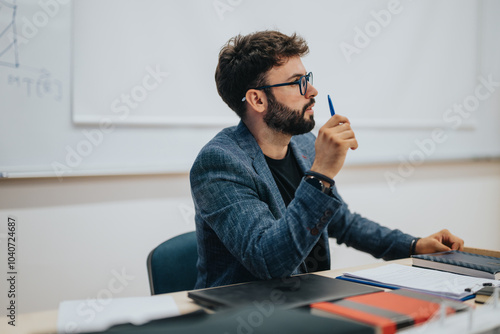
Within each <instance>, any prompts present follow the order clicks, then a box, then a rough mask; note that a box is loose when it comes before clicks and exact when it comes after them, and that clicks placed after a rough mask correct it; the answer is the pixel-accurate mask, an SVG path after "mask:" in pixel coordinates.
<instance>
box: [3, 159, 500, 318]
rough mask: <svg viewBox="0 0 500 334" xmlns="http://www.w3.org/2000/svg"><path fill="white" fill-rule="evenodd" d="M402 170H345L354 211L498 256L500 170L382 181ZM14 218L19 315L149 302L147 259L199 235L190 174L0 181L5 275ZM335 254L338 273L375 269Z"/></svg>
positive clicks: (451, 170) (457, 170)
mask: <svg viewBox="0 0 500 334" xmlns="http://www.w3.org/2000/svg"><path fill="white" fill-rule="evenodd" d="M397 168H398V166H397V165H383V166H366V167H362V166H356V167H354V166H350V167H349V166H348V167H345V168H344V170H343V171H342V173H341V174H340V175H339V176H338V177H337V185H338V187H339V190H340V192H341V195H342V196H343V197H344V199H345V200H346V201H347V202H348V203H349V204H350V207H351V210H353V211H356V212H359V213H361V214H363V215H365V216H367V217H369V218H372V219H374V220H376V221H379V222H381V223H383V224H384V225H387V226H390V227H393V228H400V229H402V230H404V231H405V232H409V233H413V234H415V235H418V236H426V235H428V234H431V233H434V232H436V231H437V230H439V229H441V228H445V227H446V228H448V229H450V230H451V231H452V232H454V233H456V234H458V235H460V236H462V237H463V238H464V239H465V240H466V244H467V245H469V246H474V247H480V248H494V249H500V205H499V204H500V162H499V161H494V162H447V163H428V164H425V165H423V166H419V167H417V168H416V169H415V171H414V173H413V175H411V176H410V177H408V178H406V179H405V181H404V182H402V183H400V184H398V185H397V186H396V188H395V189H391V188H390V187H389V186H388V184H387V182H386V180H385V177H384V174H385V173H386V172H387V171H395V170H397ZM393 190H394V191H393ZM11 215H13V216H15V217H16V218H17V221H18V229H17V236H18V245H17V256H18V258H17V261H18V273H19V274H18V279H19V281H18V292H19V295H18V306H19V311H20V312H31V311H38V310H45V309H54V308H57V307H58V304H59V302H60V301H62V300H68V299H87V298H98V297H101V298H108V297H109V296H115V297H127V296H146V295H148V294H149V286H148V281H147V272H146V257H147V254H148V253H149V251H150V250H151V249H152V248H153V247H155V246H156V245H157V244H159V243H160V242H162V241H163V240H165V239H168V238H170V237H172V236H174V235H177V234H180V233H182V232H185V231H189V230H194V224H193V221H192V219H193V209H192V201H191V196H190V191H189V180H188V178H187V175H184V174H182V175H155V176H128V177H125V176H116V177H82V178H66V179H64V180H63V181H62V182H60V181H58V179H56V178H53V179H52V178H48V179H3V180H0V222H1V223H0V237H1V238H0V241H1V244H0V247H1V248H2V252H1V254H2V256H1V259H0V267H1V268H6V264H5V262H6V257H5V255H4V254H5V252H4V249H5V248H6V244H5V237H6V235H5V233H6V226H7V217H8V216H11ZM331 245H332V246H333V247H332V253H333V257H332V265H333V267H336V268H340V267H347V266H350V265H357V264H362V263H367V262H373V261H376V259H374V258H373V257H371V256H370V255H367V254H364V253H360V252H357V251H355V250H352V249H347V248H345V247H340V246H337V245H336V244H335V242H334V240H331ZM1 284H2V286H1V291H5V283H4V282H3V280H2V281H1ZM1 293H2V295H4V292H1Z"/></svg>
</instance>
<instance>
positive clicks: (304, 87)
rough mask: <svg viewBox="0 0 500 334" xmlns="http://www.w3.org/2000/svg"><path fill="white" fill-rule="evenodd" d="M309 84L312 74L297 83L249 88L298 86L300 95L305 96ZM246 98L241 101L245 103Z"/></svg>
mask: <svg viewBox="0 0 500 334" xmlns="http://www.w3.org/2000/svg"><path fill="white" fill-rule="evenodd" d="M309 82H310V83H311V85H312V84H313V74H312V72H309V73H307V74H306V75H303V76H301V77H300V78H299V80H297V81H293V82H287V83H280V84H276V85H269V86H261V87H256V88H251V89H266V88H272V87H281V86H290V85H299V88H300V95H306V93H307V84H308V83H309ZM245 100H246V98H245V97H243V99H241V101H245Z"/></svg>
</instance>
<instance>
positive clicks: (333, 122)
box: [325, 115, 350, 127]
mask: <svg viewBox="0 0 500 334" xmlns="http://www.w3.org/2000/svg"><path fill="white" fill-rule="evenodd" d="M341 123H342V124H346V123H347V124H350V122H349V119H348V118H347V117H345V116H342V115H333V116H332V117H330V119H329V120H328V122H326V123H325V125H326V126H327V127H334V126H337V125H339V124H341Z"/></svg>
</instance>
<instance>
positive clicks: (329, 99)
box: [328, 95, 335, 116]
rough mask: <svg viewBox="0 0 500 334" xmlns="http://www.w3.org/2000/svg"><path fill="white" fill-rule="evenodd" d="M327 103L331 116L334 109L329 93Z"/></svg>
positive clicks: (333, 113)
mask: <svg viewBox="0 0 500 334" xmlns="http://www.w3.org/2000/svg"><path fill="white" fill-rule="evenodd" d="M328 105H329V106H330V114H332V116H333V115H335V109H333V103H332V99H331V98H330V95H328Z"/></svg>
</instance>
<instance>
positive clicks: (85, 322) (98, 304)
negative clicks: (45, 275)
mask: <svg viewBox="0 0 500 334" xmlns="http://www.w3.org/2000/svg"><path fill="white" fill-rule="evenodd" d="M176 315H179V308H178V307H177V305H176V304H175V301H174V299H173V298H172V296H169V295H157V296H151V297H130V298H112V299H103V300H98V299H87V300H70V301H64V302H61V303H60V304H59V313H58V319H57V332H58V333H82V332H97V331H104V330H106V329H108V328H109V327H111V326H114V325H118V324H125V323H132V324H134V325H141V324H144V323H146V322H149V321H151V320H155V319H162V318H167V317H173V316H176Z"/></svg>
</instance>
